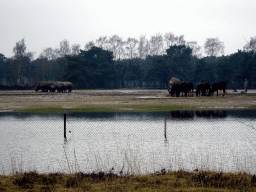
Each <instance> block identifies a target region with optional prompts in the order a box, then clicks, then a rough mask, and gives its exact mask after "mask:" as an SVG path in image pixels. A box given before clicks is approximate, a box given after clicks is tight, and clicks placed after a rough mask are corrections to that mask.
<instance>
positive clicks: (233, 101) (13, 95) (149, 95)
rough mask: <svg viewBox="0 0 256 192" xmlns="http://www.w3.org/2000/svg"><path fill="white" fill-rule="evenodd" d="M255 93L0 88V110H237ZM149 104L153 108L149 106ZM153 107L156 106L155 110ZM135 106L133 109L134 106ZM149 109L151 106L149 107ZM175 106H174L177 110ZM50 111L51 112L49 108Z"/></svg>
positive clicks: (247, 104)
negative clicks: (190, 94) (175, 93)
mask: <svg viewBox="0 0 256 192" xmlns="http://www.w3.org/2000/svg"><path fill="white" fill-rule="evenodd" d="M255 98H256V92H255V93H254V92H251V93H250V92H249V91H248V93H247V94H240V93H239V92H232V91H231V90H228V93H227V95H225V97H223V96H218V97H217V96H212V97H209V96H208V97H207V96H206V97H196V96H195V94H194V96H193V97H178V98H177V97H171V96H170V95H169V94H168V92H167V90H122V89H117V90H74V91H73V92H72V93H57V92H56V93H42V92H35V91H32V90H31V91H0V111H15V110H19V111H26V110H27V109H32V110H34V109H42V110H47V108H55V109H56V111H57V112H58V111H65V110H72V109H73V110H77V111H84V112H85V111H131V110H134V111H136V110H137V108H136V106H139V110H140V109H141V108H142V109H143V110H144V109H145V108H146V110H144V111H149V110H151V111H154V110H158V111H159V108H160V109H161V108H162V109H161V110H162V111H163V110H170V109H168V106H170V108H172V107H173V108H175V106H176V108H177V107H180V106H183V107H184V109H191V108H193V109H201V108H205V109H207V108H209V109H212V108H214V109H236V108H237V109H240V108H251V107H255V106H256V102H255ZM151 106H152V107H151ZM154 106H158V107H157V109H155V108H154ZM134 108H135V109H134ZM150 108H152V109H150ZM176 108H175V109H176ZM52 112H53V111H52Z"/></svg>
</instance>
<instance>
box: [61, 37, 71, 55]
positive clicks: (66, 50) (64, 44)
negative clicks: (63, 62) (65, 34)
mask: <svg viewBox="0 0 256 192" xmlns="http://www.w3.org/2000/svg"><path fill="white" fill-rule="evenodd" d="M70 53H71V50H70V47H69V42H68V40H66V39H64V40H63V41H61V42H60V49H59V54H60V56H61V57H64V56H65V55H70Z"/></svg>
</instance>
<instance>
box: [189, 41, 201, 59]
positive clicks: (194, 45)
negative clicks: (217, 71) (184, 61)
mask: <svg viewBox="0 0 256 192" xmlns="http://www.w3.org/2000/svg"><path fill="white" fill-rule="evenodd" d="M186 47H190V48H191V49H192V50H193V52H192V55H194V56H196V57H198V58H201V57H202V54H201V51H202V47H201V46H199V45H197V42H196V41H190V42H187V43H186Z"/></svg>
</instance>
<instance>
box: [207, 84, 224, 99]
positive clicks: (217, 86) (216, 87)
mask: <svg viewBox="0 0 256 192" xmlns="http://www.w3.org/2000/svg"><path fill="white" fill-rule="evenodd" d="M226 89H227V83H226V82H218V83H213V84H212V88H211V89H210V95H213V94H214V92H215V91H217V96H218V90H223V96H224V95H225V90H226Z"/></svg>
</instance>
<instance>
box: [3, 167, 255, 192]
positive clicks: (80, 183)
mask: <svg viewBox="0 0 256 192" xmlns="http://www.w3.org/2000/svg"><path fill="white" fill-rule="evenodd" d="M255 190H256V177H255V175H253V176H252V175H248V174H244V173H239V174H233V173H215V172H193V173H191V172H185V171H177V172H166V171H165V170H164V169H163V170H161V171H159V172H157V173H155V174H151V175H136V176H135V175H131V176H118V175H115V174H113V173H112V172H111V171H110V172H108V173H104V172H99V173H90V174H85V173H76V174H60V173H55V174H38V173H36V172H29V173H22V174H16V175H12V176H0V191H255Z"/></svg>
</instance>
